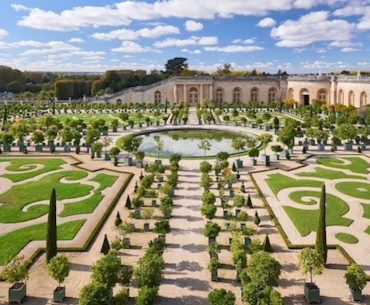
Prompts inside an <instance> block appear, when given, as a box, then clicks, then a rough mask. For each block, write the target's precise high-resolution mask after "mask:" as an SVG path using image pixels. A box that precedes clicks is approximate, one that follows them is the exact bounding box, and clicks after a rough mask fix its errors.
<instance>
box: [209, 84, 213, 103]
mask: <svg viewBox="0 0 370 305" xmlns="http://www.w3.org/2000/svg"><path fill="white" fill-rule="evenodd" d="M209 100H210V101H213V85H209Z"/></svg>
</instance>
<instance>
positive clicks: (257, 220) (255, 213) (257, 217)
mask: <svg viewBox="0 0 370 305" xmlns="http://www.w3.org/2000/svg"><path fill="white" fill-rule="evenodd" d="M253 222H254V224H255V225H257V226H258V225H259V224H260V223H261V219H260V217H259V216H258V212H257V211H256V212H254V218H253Z"/></svg>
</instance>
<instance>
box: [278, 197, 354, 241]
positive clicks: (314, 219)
mask: <svg viewBox="0 0 370 305" xmlns="http://www.w3.org/2000/svg"><path fill="white" fill-rule="evenodd" d="M317 194H318V196H319V197H317V196H314V197H317V198H320V192H317ZM284 210H285V211H286V213H287V214H288V216H289V218H290V219H291V220H292V222H293V224H294V225H295V227H296V228H297V230H298V231H299V233H300V234H301V235H302V236H306V235H308V234H310V233H311V232H315V231H316V230H317V225H318V218H319V210H318V209H316V210H303V209H297V208H294V207H291V206H284ZM348 210H349V207H348V205H347V203H345V202H344V201H343V200H342V199H340V198H338V197H336V196H334V195H331V194H327V215H326V217H327V219H326V220H327V225H328V226H349V225H350V224H351V223H352V222H353V220H351V219H348V218H345V217H343V215H344V214H346V213H347V212H348Z"/></svg>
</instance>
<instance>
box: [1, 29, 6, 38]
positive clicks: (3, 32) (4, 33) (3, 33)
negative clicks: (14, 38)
mask: <svg viewBox="0 0 370 305" xmlns="http://www.w3.org/2000/svg"><path fill="white" fill-rule="evenodd" d="M5 36H8V31H6V30H4V29H0V39H1V38H4V37H5Z"/></svg>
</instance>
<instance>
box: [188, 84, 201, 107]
mask: <svg viewBox="0 0 370 305" xmlns="http://www.w3.org/2000/svg"><path fill="white" fill-rule="evenodd" d="M198 102H199V95H198V89H197V88H194V87H192V88H190V90H189V103H190V104H196V103H198Z"/></svg>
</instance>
